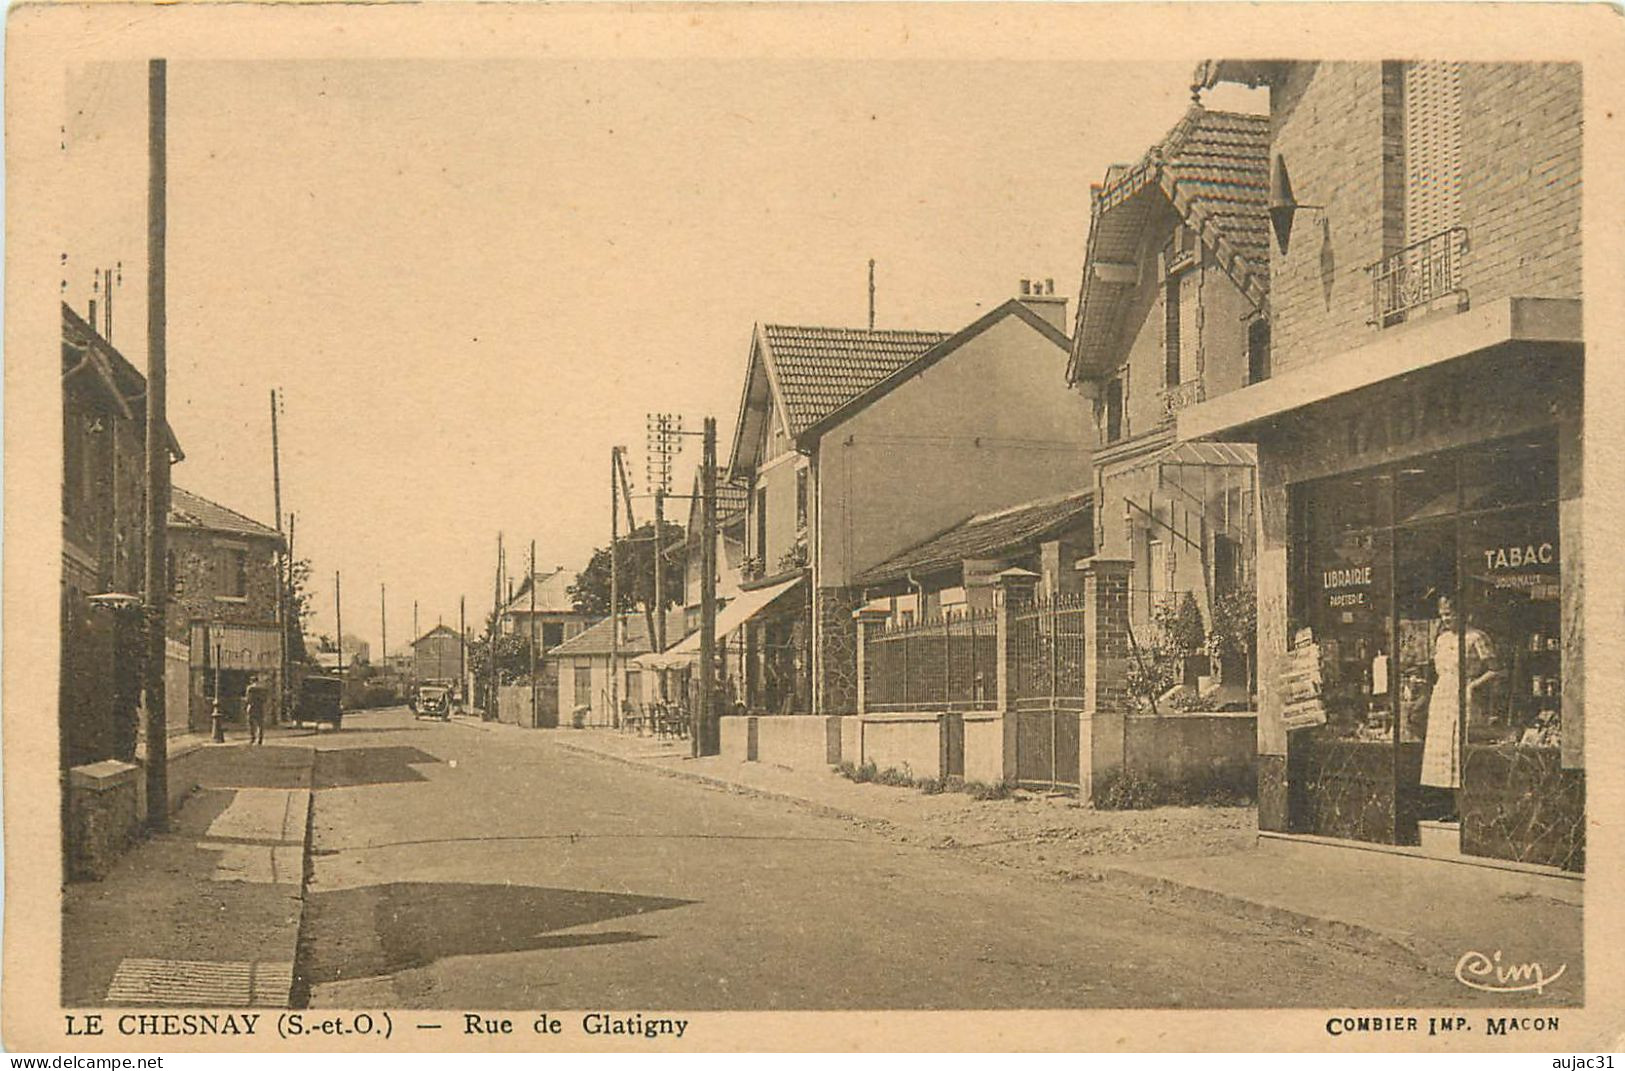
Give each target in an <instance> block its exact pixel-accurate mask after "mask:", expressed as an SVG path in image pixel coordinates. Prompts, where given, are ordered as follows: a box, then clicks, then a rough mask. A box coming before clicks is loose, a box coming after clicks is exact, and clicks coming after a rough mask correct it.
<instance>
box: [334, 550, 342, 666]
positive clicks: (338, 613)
mask: <svg viewBox="0 0 1625 1071" xmlns="http://www.w3.org/2000/svg"><path fill="white" fill-rule="evenodd" d="M333 628H334V630H335V631H336V632H337V636H336V637H335V638H334V643H335V644H336V645H337V646H338V649H339V676H340V677H343V676H344V600H343V598H342V597H341V596H340V594H339V574H338V571H337V570H334V572H333Z"/></svg>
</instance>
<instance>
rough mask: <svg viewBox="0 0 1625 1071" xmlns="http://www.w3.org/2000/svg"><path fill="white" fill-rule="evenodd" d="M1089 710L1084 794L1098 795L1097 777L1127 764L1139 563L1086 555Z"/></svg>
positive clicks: (1081, 781)
mask: <svg viewBox="0 0 1625 1071" xmlns="http://www.w3.org/2000/svg"><path fill="white" fill-rule="evenodd" d="M1077 569H1078V572H1079V573H1080V574H1081V575H1082V578H1083V713H1082V714H1081V715H1079V718H1078V795H1079V798H1080V799H1085V800H1092V799H1093V798H1094V791H1095V785H1096V782H1097V780H1099V779H1102V778H1104V777H1105V776H1106V775H1107V774H1110V773H1112V772H1114V771H1117V770H1121V769H1123V768H1124V766H1125V764H1126V760H1127V758H1128V755H1127V751H1128V748H1127V731H1128V712H1129V697H1128V664H1129V643H1128V630H1129V609H1128V583H1129V577H1130V576H1131V575H1132V574H1133V571H1134V563H1133V562H1131V561H1122V560H1119V559H1114V558H1085V559H1083V560H1082V561H1080V562H1078V564H1077Z"/></svg>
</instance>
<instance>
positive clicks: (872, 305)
mask: <svg viewBox="0 0 1625 1071" xmlns="http://www.w3.org/2000/svg"><path fill="white" fill-rule="evenodd" d="M874 329H875V258H874V257H870V258H869V330H871V331H873V330H874Z"/></svg>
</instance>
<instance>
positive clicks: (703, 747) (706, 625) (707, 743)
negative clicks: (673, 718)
mask: <svg viewBox="0 0 1625 1071" xmlns="http://www.w3.org/2000/svg"><path fill="white" fill-rule="evenodd" d="M704 442H705V445H704V450H703V453H702V455H701V460H700V494H701V496H702V501H701V516H702V518H703V521H702V526H701V528H700V543H701V546H700V665H699V674H700V702H699V709H697V710H696V711H695V712H694V725H693V733H692V736H693V745H692V748H691V751H692V753H693V754H694V755H695V756H700V755H715V754H718V753H719V752H720V751H721V747H720V743H721V741H720V740H716V739H713V738H714V737H716V736H717V735H718V729H719V726H718V725H717V712H716V709H715V708H716V694H715V692H716V677H717V667H716V657H717V653H716V637H715V635H713V634H714V633H715V632H716V628H717V582H716V576H717V421H716V418H715V417H706V418H705V440H704ZM702 737H703V739H702Z"/></svg>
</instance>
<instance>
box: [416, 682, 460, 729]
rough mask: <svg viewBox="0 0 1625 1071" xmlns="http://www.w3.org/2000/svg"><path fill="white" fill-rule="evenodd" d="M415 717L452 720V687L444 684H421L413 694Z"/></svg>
mask: <svg viewBox="0 0 1625 1071" xmlns="http://www.w3.org/2000/svg"><path fill="white" fill-rule="evenodd" d="M412 716H413V717H414V718H425V717H427V718H439V719H440V720H442V721H449V720H451V689H450V688H448V687H446V686H445V685H443V684H420V685H418V688H417V691H416V692H415V693H413V696H412Z"/></svg>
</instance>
